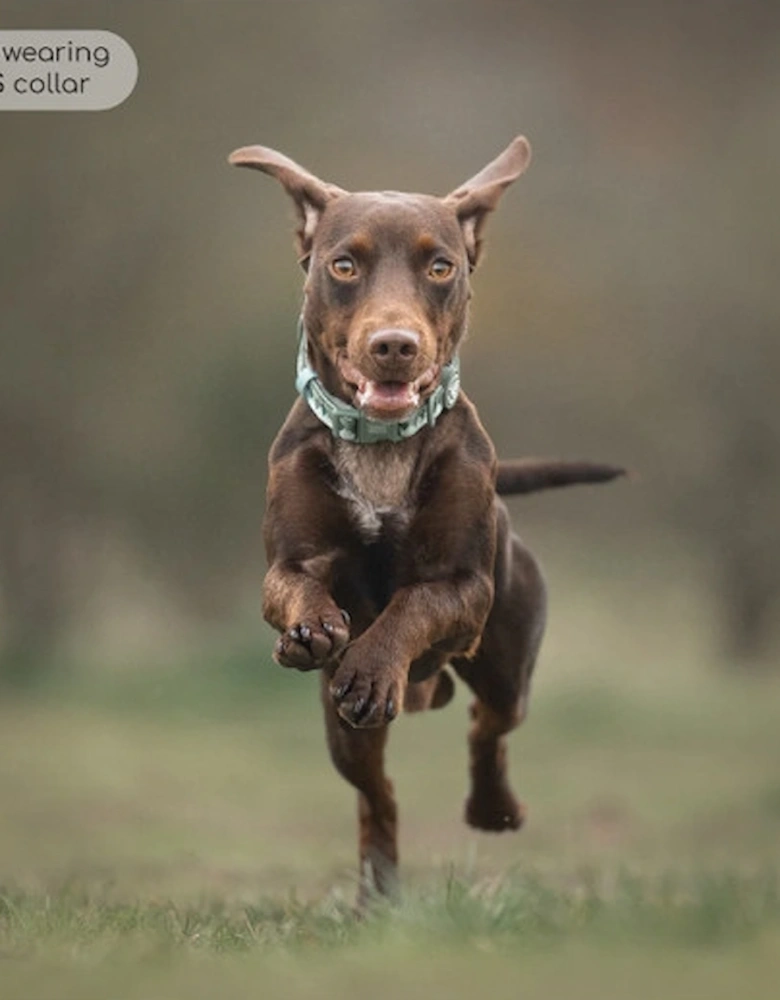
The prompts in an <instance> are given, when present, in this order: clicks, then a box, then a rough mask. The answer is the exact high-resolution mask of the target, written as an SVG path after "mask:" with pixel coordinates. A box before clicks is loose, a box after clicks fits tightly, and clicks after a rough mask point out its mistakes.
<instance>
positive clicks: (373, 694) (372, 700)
mask: <svg viewBox="0 0 780 1000" xmlns="http://www.w3.org/2000/svg"><path fill="white" fill-rule="evenodd" d="M330 693H331V697H332V698H333V700H334V701H335V703H336V707H337V709H338V713H339V715H340V716H341V718H342V719H344V721H345V722H348V723H349V724H350V725H351V726H355V727H356V728H360V729H368V728H373V727H376V726H386V725H387V723H388V722H392V721H393V719H394V718H395V717H396V715H398V709H399V706H400V705H402V704H403V690H402V685H401V684H400V682H399V681H397V680H396V679H395V678H393V677H389V678H385V677H378V678H377V677H371V676H362V675H361V674H360V673H359V672H358V671H355V670H353V671H347V670H337V671H336V673H335V674H334V677H333V681H332V683H331V685H330Z"/></svg>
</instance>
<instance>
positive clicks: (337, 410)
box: [295, 319, 460, 444]
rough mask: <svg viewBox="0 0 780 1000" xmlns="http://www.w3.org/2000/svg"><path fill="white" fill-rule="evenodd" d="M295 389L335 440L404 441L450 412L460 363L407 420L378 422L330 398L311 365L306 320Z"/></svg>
mask: <svg viewBox="0 0 780 1000" xmlns="http://www.w3.org/2000/svg"><path fill="white" fill-rule="evenodd" d="M295 388H296V389H297V390H298V392H299V393H300V395H301V396H303V398H304V399H305V400H306V402H307V403H308V404H309V408H310V409H311V410H312V412H313V413H314V414H315V416H316V417H318V418H319V419H320V420H321V421H322V422H323V424H325V426H326V427H329V428H330V430H331V432H332V433H333V436H334V437H337V438H341V440H342V441H354V442H356V443H357V444H375V443H376V442H378V441H402V440H404V438H410V437H412V436H413V435H414V434H416V433H417V432H418V431H419V430H422V428H423V427H433V425H434V424H435V423H436V421H437V420H438V419H439V417H440V416H441V414H442V412H443V411H444V410H451V409H452V407H453V406H454V405H455V403H456V401H457V398H458V394H459V393H460V361H459V359H458V357H457V356H456V357H454V358H453V359H452V361H450V362H449V364H446V365H445V366H444V367H443V368H442V370H441V375H440V376H439V384H438V385H437V386H436V388H435V389H434V390H433V392H432V393H431V395H430V396H429V397H428V398H427V399H426V400H425V402H424V403H422V404H421V405H420V406H418V407H417V409H416V410H415V411H414V412H413V413H411V414H410V415H409V416H408V417H406V418H405V419H404V420H375V419H373V418H372V417H367V416H366V415H365V414H364V413H361V412H360V410H358V409H356V408H355V407H354V406H350V405H349V403H345V402H344V401H343V400H341V399H337V398H336V397H335V396H333V395H331V393H329V392H328V390H327V389H326V388H325V386H324V385H323V384H322V382H320V379H319V376H318V375H317V373H316V372H315V370H314V369H313V368H312V366H311V365H310V364H309V351H308V345H307V341H306V331H305V330H304V327H303V320H302V319H301V320H300V322H299V324H298V370H297V375H296V378H295Z"/></svg>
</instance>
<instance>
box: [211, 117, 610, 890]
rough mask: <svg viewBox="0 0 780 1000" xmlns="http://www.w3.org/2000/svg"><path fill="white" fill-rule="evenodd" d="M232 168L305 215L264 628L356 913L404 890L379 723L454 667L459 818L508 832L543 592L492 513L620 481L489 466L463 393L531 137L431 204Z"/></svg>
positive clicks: (255, 153)
mask: <svg viewBox="0 0 780 1000" xmlns="http://www.w3.org/2000/svg"><path fill="white" fill-rule="evenodd" d="M229 161H230V163H232V164H234V165H237V166H241V167H250V168H253V169H256V170H261V171H263V172H264V173H266V174H270V175H271V176H272V177H275V178H276V180H277V181H279V182H280V183H281V185H282V187H283V188H284V190H285V191H286V192H287V194H288V195H289V196H290V198H292V201H293V203H294V205H295V209H296V212H297V222H298V225H297V230H296V243H297V249H298V254H299V258H300V263H301V265H302V266H303V269H304V271H305V272H306V278H305V285H304V303H303V309H302V313H301V316H300V320H299V348H298V365H297V379H296V385H297V389H298V393H299V396H298V398H297V400H296V402H295V404H294V406H293V407H292V410H291V411H290V413H289V415H288V417H287V419H286V421H285V422H284V424H283V426H282V428H281V430H280V431H279V434H278V436H277V437H276V440H275V441H274V443H273V446H272V448H271V452H270V456H269V481H268V494H267V507H266V515H265V520H264V540H265V546H266V552H267V557H268V572H267V575H266V578H265V583H264V588H263V611H264V615H265V618H266V620H267V621H268V622H269V623H270V624H271V625H272V626H273V627H274V628H275V629H276V630H277V631H278V632H279V638H278V640H277V642H276V646H275V650H274V656H275V659H276V660H277V661H278V662H279V663H280V664H281V665H282V666H284V667H291V668H294V669H297V670H304V671H305V670H319V671H320V676H321V682H322V703H323V707H324V712H325V725H326V732H327V741H328V746H329V749H330V754H331V757H332V759H333V763H334V764H335V766H336V769H337V770H338V771H339V773H340V774H341V775H342V776H343V777H344V778H345V779H346V780H347V781H348V782H350V783H351V784H352V785H353V786H354V787H355V788H356V789H357V792H358V817H359V857H360V872H361V877H360V882H359V885H360V889H359V898H358V905H359V906H362V905H365V904H366V902H367V900H368V899H369V898H370V897H371V896H372V895H373V894H374V893H376V892H378V893H380V894H384V895H392V894H394V893H395V892H396V887H397V865H398V845H397V810H396V804H395V799H394V796H393V786H392V784H391V782H390V780H389V779H388V778H387V777H386V775H385V771H384V761H383V757H384V749H385V744H386V741H387V735H388V726H389V724H390V722H391V721H392V720H393V719H394V718H395V716H396V715H397V714H398V713H399V712H400V711H401V710H402V709H405V710H406V711H420V710H422V709H426V708H440V707H442V706H444V705H446V704H447V702H448V701H449V700H450V698H451V697H452V695H453V691H454V682H453V679H452V676H451V673H450V672H449V671H448V670H447V669H445V668H446V666H447V665H449V666H450V667H451V668H452V670H454V672H455V674H457V676H458V677H460V678H461V679H462V680H463V681H465V683H466V684H467V685H468V687H469V688H470V689H471V691H472V692H473V694H474V696H475V698H474V701H473V703H472V705H471V708H470V712H471V719H472V724H471V728H470V731H469V734H468V745H469V768H470V792H469V795H468V798H467V800H466V807H465V819H466V822H467V823H469V824H470V825H471V826H473V827H476V828H477V829H480V830H493V831H502V830H516V829H518V828H519V827H520V826H521V824H522V822H523V818H524V807H523V805H522V804H521V803H520V802H519V801H518V800H517V799H516V797H515V795H514V794H513V792H512V790H511V788H510V785H509V782H508V779H507V762H506V734H507V733H508V732H509V731H510V730H512V729H513V728H514V727H515V726H517V725H518V723H520V722H521V721H522V720H523V718H524V716H525V714H526V708H527V702H528V694H529V682H530V678H531V673H532V671H533V668H534V663H535V661H536V657H537V653H538V651H539V646H540V643H541V640H542V634H543V632H544V627H545V615H546V593H545V585H544V581H543V578H542V574H541V572H540V570H539V567H538V565H537V563H536V561H535V559H534V557H533V556H532V555H531V553H530V552H529V551H528V549H527V548H526V547H525V545H523V543H522V542H521V541H520V539H519V538H518V537H517V535H515V534H513V532H512V530H511V526H510V523H509V517H508V514H507V510H506V507H505V505H504V503H503V502H502V500H501V499H500V496H501V495H502V494H513V493H523V492H530V491H532V490H537V489H544V488H546V487H552V486H563V485H567V484H573V483H584V482H589V483H593V482H606V481H609V480H611V479H614V478H616V477H617V476H620V475H621V474H623V471H624V470H623V469H621V468H618V467H616V466H611V465H604V464H597V463H589V462H563V461H556V460H550V461H547V460H526V461H514V462H498V461H497V458H496V454H495V450H494V447H493V444H492V442H491V440H490V438H489V437H488V435H487V433H486V432H485V429H484V428H483V426H482V424H481V423H480V420H479V417H478V415H477V411H476V409H475V407H474V405H473V403H471V401H470V400H469V399H468V397H467V396H466V395H465V393H464V392H463V391H462V389H461V388H460V373H459V361H458V345H459V344H460V342H461V341H462V339H463V336H464V334H465V332H466V325H467V314H468V304H469V299H470V297H471V290H470V274H471V272H472V271H473V270H474V268H475V267H476V265H477V264H478V262H479V260H480V257H481V253H482V246H483V239H482V238H483V230H484V225H485V221H486V219H487V218H488V216H489V215H490V213H491V212H492V211H493V210H494V209H495V208H496V206H497V204H498V201H499V199H500V198H501V196H502V194H503V193H504V191H505V190H506V188H507V187H508V186H509V185H510V184H511V183H512V182H513V181H515V180H516V179H517V178H518V177H519V176H520V175H521V174H522V173H523V172H524V171H525V169H526V168H527V166H528V163H529V161H530V146H529V144H528V141H527V140H526V139H525V138H524V137H523V136H518V137H517V138H516V139H515V140H514V141H513V142H512V143H511V144H510V145H509V146H508V147H507V148H506V149H505V150H504V151H503V152H502V153H501V154H500V155H499V156H498V157H497V158H496V159H494V160H493V161H491V162H490V163H488V164H487V166H486V167H484V168H483V169H482V170H480V171H479V173H477V174H476V175H475V176H474V177H472V178H471V179H470V180H468V181H466V183H465V184H462V185H461V186H460V187H458V188H456V189H455V190H454V191H452V193H451V194H449V195H447V196H446V197H444V198H440V197H435V196H432V195H425V194H407V193H401V192H397V191H382V192H356V193H350V192H347V191H345V190H344V189H342V188H340V187H338V186H336V185H335V184H331V183H327V182H325V181H322V180H320V179H319V178H318V177H316V176H314V175H313V174H312V173H310V172H309V171H308V170H305V169H304V168H303V167H301V166H299V165H298V164H297V163H295V162H294V161H293V160H291V159H289V158H288V157H287V156H284V155H283V154H281V153H279V152H276V151H275V150H273V149H268V148H265V147H263V146H248V147H244V148H242V149H238V150H236V151H235V152H234V153H232V154H231V156H230V158H229Z"/></svg>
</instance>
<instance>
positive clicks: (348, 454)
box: [335, 438, 419, 541]
mask: <svg viewBox="0 0 780 1000" xmlns="http://www.w3.org/2000/svg"><path fill="white" fill-rule="evenodd" d="M418 452H419V446H418V442H417V441H415V439H414V438H410V439H408V440H407V441H399V442H390V441H387V442H380V443H377V444H352V443H350V442H349V441H339V442H337V444H336V454H335V467H336V472H337V474H338V477H339V481H338V486H337V487H336V492H337V493H338V494H339V496H341V497H343V498H344V499H345V500H346V501H347V503H348V504H349V508H350V515H351V517H352V520H353V521H354V522H355V524H356V526H357V528H358V530H359V531H360V534H361V535H362V536H363V538H364V539H365V540H366V541H375V540H376V538H377V537H378V536H379V533H380V531H381V530H382V519H383V517H385V516H387V515H388V514H392V515H394V517H395V519H396V522H397V523H400V524H401V525H406V524H408V522H409V517H410V513H411V497H410V488H411V482H412V474H413V472H414V468H415V465H416V462H417V455H418Z"/></svg>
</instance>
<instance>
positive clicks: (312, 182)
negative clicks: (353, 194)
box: [228, 146, 346, 264]
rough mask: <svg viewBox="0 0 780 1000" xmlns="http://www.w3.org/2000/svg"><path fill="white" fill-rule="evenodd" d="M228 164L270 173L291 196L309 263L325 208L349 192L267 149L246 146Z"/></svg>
mask: <svg viewBox="0 0 780 1000" xmlns="http://www.w3.org/2000/svg"><path fill="white" fill-rule="evenodd" d="M228 162H229V163H232V164H233V165H234V166H236V167H252V169H253V170H262V171H263V173H266V174H270V175H271V176H272V177H275V178H276V179H277V180H278V181H279V183H280V184H281V185H282V187H283V188H284V189H285V191H286V192H287V194H289V196H290V197H291V198H292V200H293V201H294V202H295V207H296V209H297V210H298V228H297V230H296V237H297V246H298V253H299V254H300V256H301V262H302V263H304V264H305V263H306V260H307V258H308V256H309V254H310V253H311V244H312V239H313V237H314V231H315V229H316V228H317V224H318V222H319V221H320V216H321V215H322V213H323V212H324V211H325V206H326V205H327V204H328V202H329V201H332V200H333V199H334V198H338V197H339V196H340V195H342V194H346V191H343V190H342V189H341V188H340V187H336V185H335V184H327V183H326V182H325V181H321V180H320V179H319V177H315V176H314V174H310V173H309V171H308V170H304V168H303V167H301V166H299V165H298V164H297V163H296V162H295V161H294V160H291V159H290V158H289V157H288V156H285V155H284V154H283V153H277V151H276V150H275V149H267V148H266V147H265V146H244V147H243V148H242V149H237V150H235V152H233V153H231V154H230V156H229V157H228Z"/></svg>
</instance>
